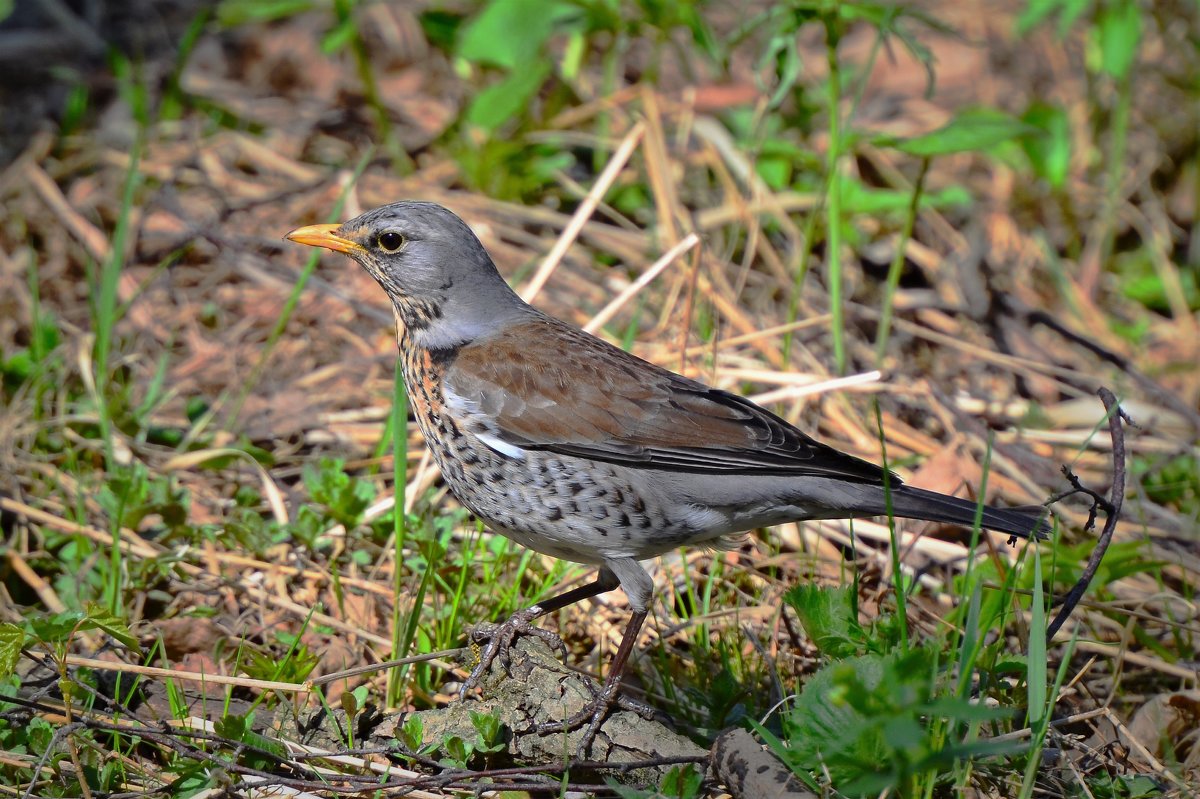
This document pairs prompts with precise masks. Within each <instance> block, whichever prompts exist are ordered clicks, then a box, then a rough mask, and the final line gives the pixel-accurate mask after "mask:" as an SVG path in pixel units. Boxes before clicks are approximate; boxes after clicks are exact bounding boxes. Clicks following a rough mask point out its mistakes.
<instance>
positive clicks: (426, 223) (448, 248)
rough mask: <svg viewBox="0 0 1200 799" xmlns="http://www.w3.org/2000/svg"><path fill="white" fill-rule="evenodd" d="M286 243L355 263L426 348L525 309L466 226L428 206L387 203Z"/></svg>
mask: <svg viewBox="0 0 1200 799" xmlns="http://www.w3.org/2000/svg"><path fill="white" fill-rule="evenodd" d="M287 238H288V239H290V240H292V241H295V242H298V243H300V244H307V245H309V246H312V247H324V248H326V249H329V250H334V251H335V252H340V253H344V254H346V255H348V256H350V257H351V258H353V259H354V260H355V261H357V262H358V263H359V265H360V266H362V267H363V269H365V270H367V272H368V273H369V274H370V275H371V277H373V278H375V280H376V282H378V283H379V285H380V286H382V287H383V289H384V291H386V292H387V294H388V297H389V298H390V299H391V301H392V305H393V306H394V307H395V309H396V314H397V316H398V317H399V318H400V320H401V321H402V322H403V324H404V325H405V327H406V328H407V330H408V334H409V336H410V337H412V338H413V340H414V341H415V342H416V343H418V344H421V345H423V346H426V347H430V348H440V347H449V346H456V345H458V344H463V343H466V342H468V341H471V340H473V339H475V338H478V337H479V336H482V335H486V334H487V333H488V332H491V330H493V329H496V328H497V327H498V326H499V325H500V324H502V323H503V322H505V321H507V320H508V319H510V318H511V316H513V315H519V314H521V313H523V312H524V311H525V310H526V309H528V306H526V305H525V304H524V302H522V301H521V299H520V298H519V297H517V295H516V294H515V293H514V292H513V291H512V289H510V288H509V287H508V284H507V283H505V282H504V278H502V277H501V276H500V273H499V272H497V271H496V266H495V264H494V263H492V259H491V256H489V255H488V254H487V250H485V249H484V248H483V244H481V243H480V241H479V239H478V238H476V236H475V234H474V233H473V232H472V231H471V229H470V228H469V227H467V225H466V223H464V222H463V221H462V220H461V219H459V218H458V217H457V216H455V215H454V214H453V213H451V212H450V211H448V210H447V209H445V208H443V207H442V206H440V205H436V204H434V203H425V202H408V201H405V202H398V203H392V204H391V205H385V206H382V207H380V208H376V209H375V210H373V211H368V212H367V213H365V214H362V215H360V216H356V217H355V218H354V219H351V220H350V221H348V222H344V223H342V224H340V225H337V224H332V225H309V226H308V227H302V228H297V229H296V230H293V231H292V232H291V233H288V234H287Z"/></svg>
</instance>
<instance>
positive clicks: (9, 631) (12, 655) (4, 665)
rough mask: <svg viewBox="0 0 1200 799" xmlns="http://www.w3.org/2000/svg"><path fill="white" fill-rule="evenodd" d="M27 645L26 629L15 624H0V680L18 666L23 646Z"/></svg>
mask: <svg viewBox="0 0 1200 799" xmlns="http://www.w3.org/2000/svg"><path fill="white" fill-rule="evenodd" d="M24 646H25V631H24V630H22V629H21V628H20V627H18V626H17V625H15V624H9V623H7V622H6V623H4V624H0V680H3V679H5V678H7V677H8V676H9V675H11V674H12V673H13V672H14V671H15V670H16V668H17V660H18V659H19V658H20V657H21V648H22V647H24Z"/></svg>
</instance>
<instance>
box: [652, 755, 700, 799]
mask: <svg viewBox="0 0 1200 799" xmlns="http://www.w3.org/2000/svg"><path fill="white" fill-rule="evenodd" d="M703 782H704V775H703V774H701V773H700V772H699V770H697V769H696V767H695V766H694V765H693V764H691V763H685V764H684V765H682V766H674V767H673V768H672V769H671V770H670V771H668V772H667V775H666V776H665V777H663V778H662V784H661V785H659V786H658V792H659V795H661V796H667V797H672V799H692V797H694V796H698V795H699V793H700V785H701V784H702V783H703Z"/></svg>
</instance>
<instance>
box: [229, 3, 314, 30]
mask: <svg viewBox="0 0 1200 799" xmlns="http://www.w3.org/2000/svg"><path fill="white" fill-rule="evenodd" d="M312 6H313V3H312V0H222V2H221V4H220V5H219V6H217V22H219V23H220V24H221V26H222V27H225V28H232V27H236V26H238V25H246V24H251V23H263V22H272V21H274V20H277V19H286V18H288V17H294V16H296V15H297V14H300V13H303V12H305V11H308V10H309V9H310V8H312Z"/></svg>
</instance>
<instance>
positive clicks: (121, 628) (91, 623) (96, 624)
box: [80, 603, 138, 651]
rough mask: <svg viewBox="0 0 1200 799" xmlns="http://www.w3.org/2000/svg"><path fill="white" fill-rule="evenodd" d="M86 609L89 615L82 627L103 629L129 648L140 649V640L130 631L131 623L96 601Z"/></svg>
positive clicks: (85, 628)
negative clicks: (127, 622) (128, 623)
mask: <svg viewBox="0 0 1200 799" xmlns="http://www.w3.org/2000/svg"><path fill="white" fill-rule="evenodd" d="M85 610H86V611H87V615H86V616H85V617H84V620H83V624H82V625H80V629H82V630H87V629H99V630H103V631H104V632H106V633H108V634H109V635H110V636H112V637H113V638H115V639H117V640H118V641H120V642H121V643H122V644H124V645H125V646H127V647H128V648H130V649H132V650H135V651H137V650H138V640H137V638H135V637H134V636H133V633H131V632H129V625H127V624H126V623H125V620H124V619H122V618H120V617H118V616H115V615H113V614H112V613H111V612H110V611H109V610H108V609H107V608H105V607H103V606H102V605H97V604H95V603H88V605H87V607H86V608H85Z"/></svg>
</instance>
